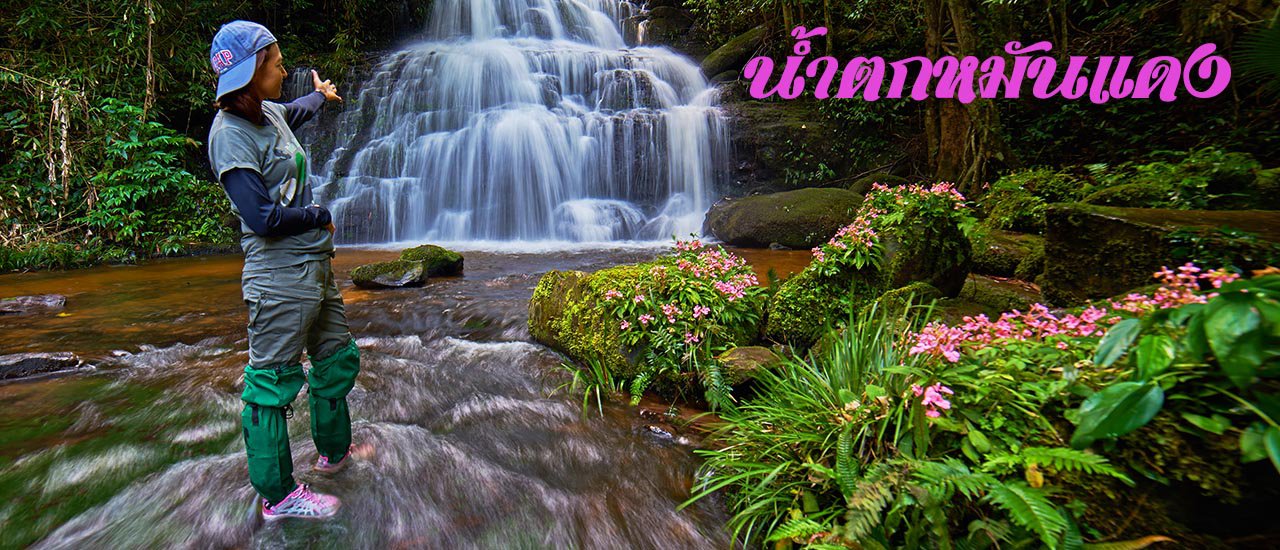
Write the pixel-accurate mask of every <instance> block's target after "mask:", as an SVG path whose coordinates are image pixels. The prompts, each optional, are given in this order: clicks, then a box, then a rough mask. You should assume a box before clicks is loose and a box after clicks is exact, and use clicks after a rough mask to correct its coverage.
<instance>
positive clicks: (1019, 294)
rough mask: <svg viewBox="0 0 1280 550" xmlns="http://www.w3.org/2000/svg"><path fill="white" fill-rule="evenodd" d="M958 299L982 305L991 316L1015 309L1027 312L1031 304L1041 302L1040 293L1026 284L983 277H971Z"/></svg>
mask: <svg viewBox="0 0 1280 550" xmlns="http://www.w3.org/2000/svg"><path fill="white" fill-rule="evenodd" d="M958 297H959V298H960V299H961V300H966V301H969V302H973V303H975V304H980V305H982V306H983V307H984V308H986V311H987V313H988V314H989V315H993V314H999V313H1003V312H1006V311H1011V310H1014V309H1017V310H1021V311H1027V309H1028V308H1029V307H1031V304H1034V303H1037V302H1039V301H1040V293H1039V292H1037V291H1036V289H1035V287H1033V286H1031V285H1029V284H1027V283H1025V282H1021V281H1017V280H1011V279H1005V280H996V279H992V278H990V277H984V276H982V275H974V276H972V277H969V280H968V281H966V282H965V285H964V289H963V290H961V291H960V296H958Z"/></svg>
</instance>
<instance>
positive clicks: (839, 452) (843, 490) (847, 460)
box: [836, 422, 858, 497]
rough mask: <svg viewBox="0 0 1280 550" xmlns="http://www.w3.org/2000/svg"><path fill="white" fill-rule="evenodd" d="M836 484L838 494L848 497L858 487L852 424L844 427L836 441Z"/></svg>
mask: <svg viewBox="0 0 1280 550" xmlns="http://www.w3.org/2000/svg"><path fill="white" fill-rule="evenodd" d="M836 484H837V485H839V486H840V494H842V495H844V496H845V497H850V496H852V495H853V492H854V490H855V489H857V487H858V466H857V463H856V461H855V460H854V458H853V423H852V422H850V423H848V424H845V425H844V429H842V430H840V437H839V438H838V439H837V440H836Z"/></svg>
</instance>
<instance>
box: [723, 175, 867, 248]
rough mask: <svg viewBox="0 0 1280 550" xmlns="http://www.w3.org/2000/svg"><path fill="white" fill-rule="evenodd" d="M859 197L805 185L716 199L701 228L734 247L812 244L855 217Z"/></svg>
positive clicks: (825, 238)
mask: <svg viewBox="0 0 1280 550" xmlns="http://www.w3.org/2000/svg"><path fill="white" fill-rule="evenodd" d="M861 204H862V197H860V196H858V195H856V194H854V193H850V192H849V191H846V190H844V189H830V188H808V189H797V190H795V191H784V192H782V193H774V194H770V195H754V196H750V197H743V198H739V199H729V200H723V201H720V202H717V203H716V204H715V205H713V206H712V207H711V210H710V211H709V212H707V218H706V224H705V225H706V227H705V228H704V229H705V230H707V231H709V232H710V233H711V234H713V235H715V237H716V238H717V239H720V240H721V241H724V242H726V243H729V244H732V245H735V246H744V247H756V248H761V247H766V246H769V245H770V243H778V244H780V245H782V246H786V247H789V248H811V247H813V246H816V245H818V244H821V243H824V242H826V241H827V240H828V239H830V238H831V236H832V235H835V233H836V231H839V230H840V228H841V227H843V226H845V225H847V224H848V223H849V222H851V221H853V213H854V211H855V210H857V208H858V206H860V205H861Z"/></svg>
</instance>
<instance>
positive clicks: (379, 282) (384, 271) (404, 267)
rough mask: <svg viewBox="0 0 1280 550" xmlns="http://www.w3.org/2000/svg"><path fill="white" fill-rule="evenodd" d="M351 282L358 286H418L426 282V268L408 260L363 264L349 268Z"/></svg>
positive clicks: (421, 263)
mask: <svg viewBox="0 0 1280 550" xmlns="http://www.w3.org/2000/svg"><path fill="white" fill-rule="evenodd" d="M351 282H353V283H355V285H356V286H358V287H360V288H398V287H405V286H419V285H423V284H426V282H427V269H426V266H425V265H424V264H423V262H415V261H409V260H395V261H391V262H377V263H372V264H365V265H362V266H360V267H357V268H355V269H352V270H351Z"/></svg>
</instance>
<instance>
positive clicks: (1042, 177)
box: [978, 168, 1085, 234]
mask: <svg viewBox="0 0 1280 550" xmlns="http://www.w3.org/2000/svg"><path fill="white" fill-rule="evenodd" d="M1084 188H1085V182H1084V181H1083V180H1081V179H1080V178H1077V177H1076V176H1074V175H1072V174H1070V173H1067V172H1061V171H1057V170H1050V169H1047V168H1036V169H1031V170H1023V171H1019V172H1013V173H1011V174H1007V175H1005V176H1003V177H1001V178H1000V179H999V180H997V181H996V182H995V183H994V184H992V186H991V189H990V190H989V191H987V193H986V194H985V195H983V196H982V198H980V199H979V200H978V204H979V206H980V210H981V211H982V212H983V213H984V214H985V215H986V216H987V219H986V221H985V222H984V225H986V226H987V227H990V228H992V229H1006V230H1012V231H1019V232H1023V233H1036V234H1039V233H1043V232H1044V212H1045V208H1046V207H1047V205H1048V204H1049V203H1054V202H1067V201H1074V200H1079V199H1080V198H1081V195H1082V193H1083V189H1084Z"/></svg>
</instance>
